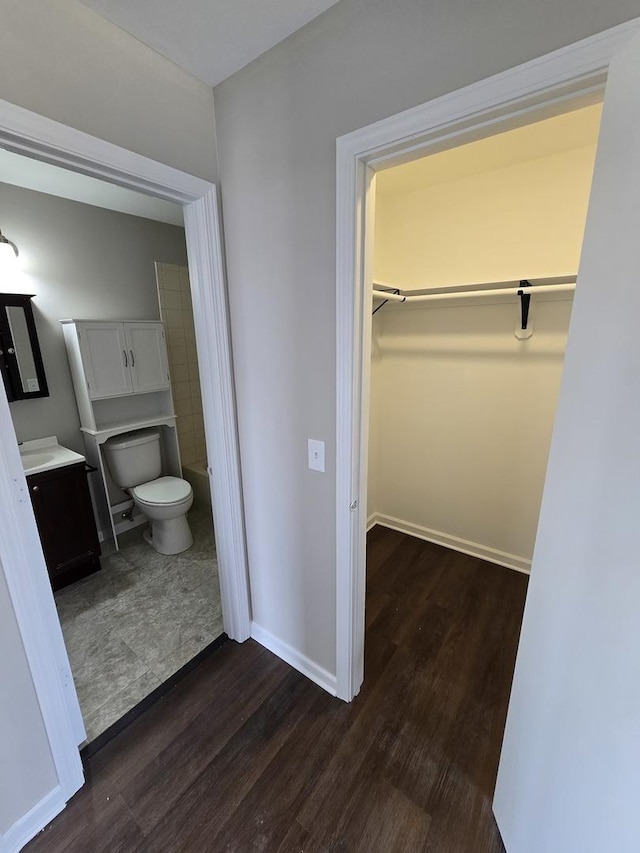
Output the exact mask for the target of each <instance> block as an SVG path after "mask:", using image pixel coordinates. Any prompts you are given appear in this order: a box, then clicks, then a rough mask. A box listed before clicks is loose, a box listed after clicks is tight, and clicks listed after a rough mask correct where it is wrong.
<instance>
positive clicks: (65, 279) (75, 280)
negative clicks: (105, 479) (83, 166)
mask: <svg viewBox="0 0 640 853" xmlns="http://www.w3.org/2000/svg"><path fill="white" fill-rule="evenodd" d="M0 209H2V230H3V232H4V233H5V234H9V235H10V237H11V239H12V240H13V241H14V242H15V243H16V244H17V246H18V248H19V250H20V259H21V262H22V273H23V279H24V287H25V290H24V292H26V293H33V294H35V297H34V299H33V300H32V303H33V308H34V314H35V319H36V326H37V329H38V339H39V341H40V347H41V349H42V357H43V360H44V367H45V372H46V375H47V383H48V385H49V394H50V396H49V397H43V398H41V399H36V400H19V401H16V402H15V403H11V404H10V405H11V416H12V418H13V423H14V426H15V428H16V434H17V437H18V440H19V441H25V440H28V439H32V438H42V437H43V436H45V435H57V436H58V440H59V441H60V443H61V444H64V445H65V446H67V447H71V448H72V449H73V450H77V451H78V452H80V453H82V452H84V445H83V442H82V436H81V434H80V431H79V419H78V411H77V408H76V402H75V396H74V393H73V385H72V383H71V374H70V372H69V365H68V361H67V353H66V349H65V346H64V340H63V337H62V327H61V325H60V322H59V321H60V320H61V319H64V318H69V317H73V318H78V319H100V320H123V319H124V320H126V319H134V320H155V319H159V317H160V310H159V303H158V292H157V286H156V278H155V269H154V261H164V262H165V263H170V264H186V247H185V242H184V230H183V229H182V228H178V227H177V226H175V225H165V224H163V223H159V222H152V221H151V220H149V219H141V218H140V217H137V216H128V215H126V214H124V213H115V212H113V211H110V210H101V209H100V208H98V207H92V206H90V205H86V204H80V203H79V202H76V201H67V200H66V199H61V198H56V197H55V196H50V195H44V194H43V193H36V192H33V191H31V190H24V189H22V188H21V187H13V186H8V185H7V184H0Z"/></svg>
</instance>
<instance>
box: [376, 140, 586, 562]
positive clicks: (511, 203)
mask: <svg viewBox="0 0 640 853" xmlns="http://www.w3.org/2000/svg"><path fill="white" fill-rule="evenodd" d="M550 132H552V131H551V130H550ZM436 156H438V155H436ZM439 156H440V157H442V156H446V155H439ZM594 156H595V146H593V145H592V146H588V147H581V148H578V149H575V150H573V151H567V152H564V153H562V154H559V155H554V156H550V157H543V158H538V159H535V160H530V161H527V162H524V163H521V164H519V165H511V166H508V167H506V168H501V169H492V170H490V171H487V172H482V171H480V173H479V174H476V175H468V176H466V177H464V178H461V179H458V180H455V181H447V182H445V183H439V184H436V185H432V186H423V187H419V188H416V189H415V190H413V191H409V192H407V191H405V192H378V193H377V195H376V234H375V264H374V275H375V277H376V278H379V279H382V280H384V281H387V282H389V283H391V284H397V285H398V286H400V287H402V288H403V289H408V290H411V289H419V288H420V287H429V286H436V285H439V284H440V285H446V284H461V283H465V282H468V283H473V282H487V281H489V282H491V281H508V280H514V279H516V280H517V279H519V278H524V277H530V278H536V277H542V276H553V275H567V274H575V273H576V271H577V269H578V261H579V257H580V248H581V244H582V235H583V233H584V223H585V218H586V212H587V202H588V196H589V188H590V184H591V173H592V170H593V159H594ZM481 168H482V162H481V161H479V162H478V170H481ZM383 177H384V175H383ZM386 177H387V179H390V178H392V177H393V176H392V175H387V176H386ZM386 183H387V185H389V184H390V183H391V182H390V181H389V180H387V182H386ZM380 185H381V186H382V185H383V184H382V181H381V182H380ZM391 185H392V184H391ZM570 313H571V299H570V298H569V299H567V298H566V297H565V298H564V299H562V300H560V301H558V297H557V296H551V297H550V298H549V297H548V298H547V299H543V298H542V297H536V298H535V299H534V301H533V305H532V308H531V315H530V317H531V322H532V323H533V326H534V329H535V331H534V335H533V337H532V338H530V339H529V340H527V341H519V340H517V339H516V338H515V336H514V334H513V332H514V329H515V327H516V325H517V322H518V319H519V303H518V301H517V300H516V299H513V298H511V299H510V300H506V301H505V300H504V299H503V300H496V299H490V300H482V301H480V302H478V301H475V302H471V301H468V302H459V301H458V302H454V303H448V305H447V304H446V303H440V304H438V305H434V304H433V303H429V304H427V303H421V304H420V303H417V304H413V305H387V306H385V307H383V308H382V309H381V310H380V311H378V312H377V313H376V314H375V317H374V328H375V335H374V340H375V341H376V346H375V348H374V368H373V371H372V399H373V406H372V414H371V424H372V431H371V435H370V452H369V476H370V478H371V481H372V484H371V487H370V489H369V501H370V502H369V506H368V509H367V513H368V516H369V517H370V516H371V515H372V514H375V515H376V516H377V517H378V519H379V520H380V522H381V523H387V524H392V525H395V526H397V527H399V528H401V529H403V530H406V531H407V532H413V533H415V534H417V535H424V536H427V537H429V538H432V539H434V540H436V541H439V542H441V543H442V544H451V545H452V546H453V547H460V548H463V549H465V550H469V551H471V552H472V553H475V554H477V555H478V556H482V557H486V558H487V559H494V560H497V561H498V562H503V563H505V564H507V565H511V566H513V567H516V568H521V569H528V568H529V566H530V564H531V556H532V554H533V544H534V539H535V533H536V527H537V522H538V513H539V508H540V500H541V498H542V487H543V484H544V476H545V470H546V463H547V455H548V450H549V443H550V441H551V431H552V428H553V420H554V416H555V408H556V400H557V396H558V391H559V388H560V379H561V375H562V365H563V358H564V350H565V344H566V336H567V330H568V327H569V318H570Z"/></svg>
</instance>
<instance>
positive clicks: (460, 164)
mask: <svg viewBox="0 0 640 853" xmlns="http://www.w3.org/2000/svg"><path fill="white" fill-rule="evenodd" d="M601 114H602V104H595V105H594V106H591V107H584V108H583V109H580V110H575V111H574V112H571V113H564V114H563V115H559V116H555V117H554V118H549V119H545V120H544V121H539V122H537V123H536V124H529V125H525V126H524V127H519V128H517V129H516V130H509V131H506V132H505V133H499V134H497V135H496V136H488V137H487V138H486V139H480V140H478V141H477V142H470V143H468V144H467V145H461V146H459V147H458V148H451V149H450V150H449V151H442V152H441V153H439V154H432V155H431V156H428V157H423V158H422V159H420V160H413V161H412V162H411V163H405V164H403V165H401V166H395V167H393V168H391V169H387V170H385V171H380V172H378V174H377V176H376V192H378V193H382V194H385V195H388V194H392V193H400V192H408V191H411V190H415V189H419V188H421V187H427V186H433V185H435V184H441V183H445V182H448V181H456V180H460V179H461V178H466V177H470V176H471V175H477V174H480V173H481V172H490V171H493V170H494V169H500V168H504V167H505V166H513V165H516V164H518V163H525V162H527V161H529V160H538V159H540V158H541V157H550V156H552V155H554V154H561V153H562V152H563V151H570V150H572V149H575V148H582V147H583V146H586V145H595V144H596V143H597V141H598V130H599V128H600V116H601Z"/></svg>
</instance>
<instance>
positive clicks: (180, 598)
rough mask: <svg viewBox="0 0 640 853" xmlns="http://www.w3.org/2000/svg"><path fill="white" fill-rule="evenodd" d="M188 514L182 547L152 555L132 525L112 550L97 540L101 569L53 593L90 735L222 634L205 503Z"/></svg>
mask: <svg viewBox="0 0 640 853" xmlns="http://www.w3.org/2000/svg"><path fill="white" fill-rule="evenodd" d="M188 518H189V524H190V525H191V529H192V531H193V537H194V540H195V541H194V544H193V546H192V547H191V548H190V549H189V550H188V551H185V552H184V553H183V554H178V555H176V556H174V557H165V556H163V555H162V554H158V553H157V552H156V551H153V550H152V549H151V548H150V546H149V545H148V544H147V543H146V542H145V541H144V540H143V539H142V531H143V530H144V527H136V528H134V529H133V530H132V531H130V532H128V533H126V534H125V535H123V536H121V537H120V540H119V541H120V550H119V551H118V552H115V551H114V549H113V546H109V545H108V544H105V545H104V546H103V556H102V559H101V563H102V569H101V571H99V572H97V573H96V574H93V575H91V576H90V577H88V578H84V579H83V580H81V581H78V582H77V583H74V584H71V586H68V587H65V588H64V589H62V590H60V591H59V592H57V593H56V595H55V599H56V605H57V608H58V613H59V615H60V623H61V625H62V633H63V634H64V638H65V642H66V645H67V651H68V653H69V659H70V661H71V670H72V672H73V677H74V680H75V683H76V688H77V691H78V699H79V701H80V708H81V710H82V715H83V718H84V723H85V728H86V730H87V740H88V741H92V740H93V739H94V738H95V737H97V735H99V734H101V733H102V732H103V731H105V729H107V728H108V727H109V726H110V725H112V723H114V722H115V721H116V720H118V719H119V718H120V717H121V716H122V715H123V714H125V713H126V712H127V711H128V710H129V709H130V708H132V707H133V706H134V705H136V704H137V703H138V702H140V701H141V700H142V699H144V697H145V696H147V695H148V694H149V693H151V691H152V690H154V689H155V688H156V687H157V686H158V685H159V684H161V683H162V682H163V681H164V680H166V679H167V678H168V677H169V676H170V675H173V673H174V672H177V670H179V669H180V667H182V666H183V665H184V664H185V663H187V662H188V661H189V660H191V658H192V657H194V656H195V655H196V654H197V653H198V652H200V651H201V650H202V649H204V648H205V646H207V645H209V643H211V642H213V640H215V639H216V637H218V636H220V634H221V633H222V630H223V628H222V610H221V606H220V586H219V582H218V562H217V559H216V551H215V542H214V538H213V524H212V521H211V510H210V507H208V506H207V505H206V504H199V505H196V504H194V506H193V508H192V509H191V511H190V512H189V516H188Z"/></svg>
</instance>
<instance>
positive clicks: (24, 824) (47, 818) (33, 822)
mask: <svg viewBox="0 0 640 853" xmlns="http://www.w3.org/2000/svg"><path fill="white" fill-rule="evenodd" d="M65 806H66V802H65V800H64V797H63V795H62V789H61V788H60V786H59V785H58V786H56V787H55V788H54V789H53V791H50V792H49V793H48V794H47V795H46V797H43V799H42V800H40V802H39V803H36V805H35V806H34V807H33V808H32V809H30V810H29V811H28V812H27V813H26V814H25V815H23V816H22V817H21V818H20V820H18V821H16V822H15V823H14V824H13V826H12V827H11V828H10V829H8V830H7V832H6V833H5V834H4V835H3V836H0V845H2V846H1V847H0V849H2V850H3V853H18V851H19V850H22V848H23V847H24V846H25V845H26V844H28V843H29V842H30V841H31V839H32V838H35V837H36V835H37V834H38V833H39V832H40V831H41V830H43V829H44V828H45V826H47V824H49V823H51V821H52V820H53V819H54V817H56V815H59V814H60V812H61V811H62V810H63V809H64V807H65Z"/></svg>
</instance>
